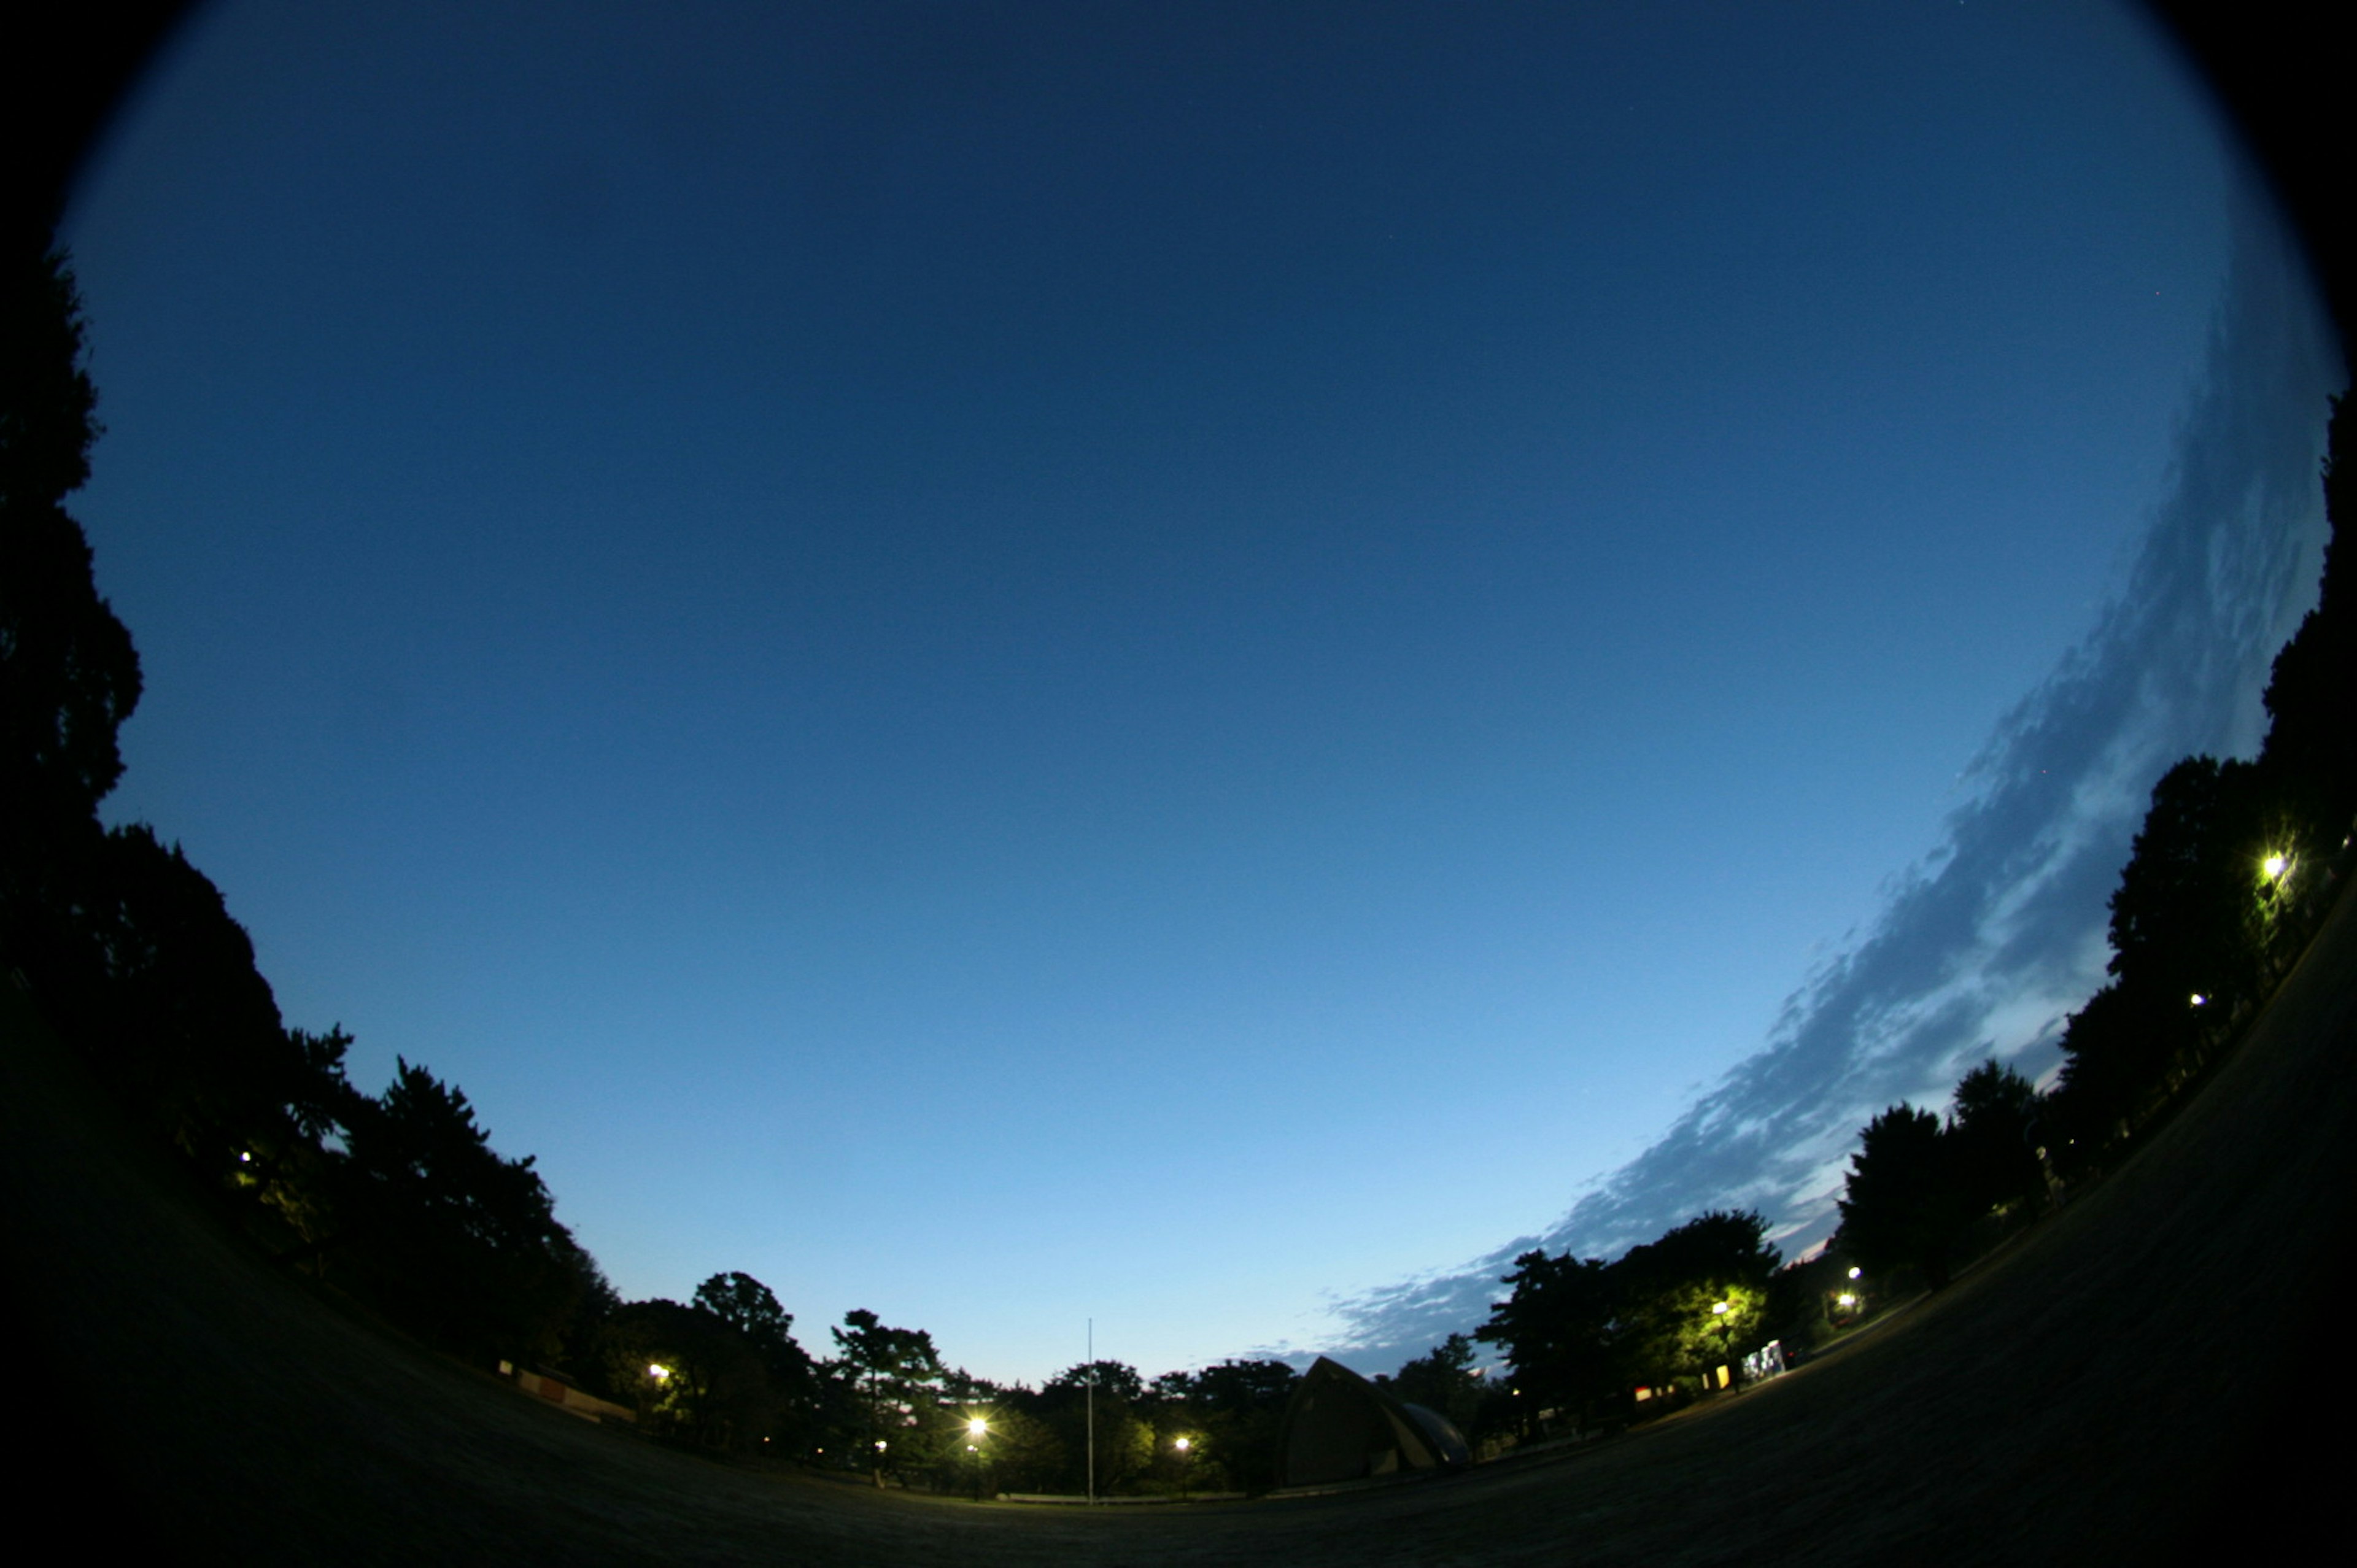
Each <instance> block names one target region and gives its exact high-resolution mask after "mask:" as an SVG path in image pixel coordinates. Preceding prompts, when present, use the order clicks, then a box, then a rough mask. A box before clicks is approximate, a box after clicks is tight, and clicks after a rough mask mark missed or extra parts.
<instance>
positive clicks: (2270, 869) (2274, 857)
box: [2259, 854, 2291, 882]
mask: <svg viewBox="0 0 2357 1568" xmlns="http://www.w3.org/2000/svg"><path fill="white" fill-rule="evenodd" d="M2290 864H2291V862H2290V861H2288V860H2286V859H2285V858H2284V857H2283V856H2282V855H2279V854H2271V855H2269V856H2267V857H2266V859H2265V860H2263V861H2261V862H2259V869H2260V870H2261V871H2264V872H2266V874H2267V880H2268V881H2270V882H2273V881H2274V880H2275V879H2276V877H2278V876H2281V875H2283V874H2284V867H2285V866H2287V865H2290Z"/></svg>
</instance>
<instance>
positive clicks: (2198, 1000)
mask: <svg viewBox="0 0 2357 1568" xmlns="http://www.w3.org/2000/svg"><path fill="white" fill-rule="evenodd" d="M2193 1005H2195V1006H2196V1007H2207V1006H2209V1005H2210V998H2208V997H2207V996H2204V995H2202V994H2201V993H2200V992H2199V991H2197V992H2195V993H2193Z"/></svg>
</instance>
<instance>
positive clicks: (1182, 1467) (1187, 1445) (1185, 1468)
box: [1170, 1437, 1195, 1503]
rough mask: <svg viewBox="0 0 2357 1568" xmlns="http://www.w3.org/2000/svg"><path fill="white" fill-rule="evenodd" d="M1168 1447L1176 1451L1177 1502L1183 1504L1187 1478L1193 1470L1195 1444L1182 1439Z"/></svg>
mask: <svg viewBox="0 0 2357 1568" xmlns="http://www.w3.org/2000/svg"><path fill="white" fill-rule="evenodd" d="M1170 1446H1172V1447H1173V1448H1176V1449H1177V1450H1179V1501H1180V1502H1182V1503H1183V1502H1185V1501H1186V1500H1187V1481H1188V1477H1189V1475H1190V1474H1191V1472H1192V1470H1193V1468H1194V1465H1193V1460H1194V1457H1195V1444H1193V1443H1192V1442H1191V1441H1189V1439H1187V1438H1184V1437H1182V1438H1180V1439H1179V1441H1178V1442H1176V1443H1174V1444H1171V1445H1170Z"/></svg>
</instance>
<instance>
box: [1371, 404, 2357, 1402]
mask: <svg viewBox="0 0 2357 1568" xmlns="http://www.w3.org/2000/svg"><path fill="white" fill-rule="evenodd" d="M2346 415H2347V404H2346V403H2345V401H2344V400H2342V399H2335V400H2334V402H2333V407H2332V420H2331V430H2330V446H2329V456H2328V458H2327V461H2326V466H2325V473H2324V491H2325V510H2326V515H2327V517H2328V519H2329V520H2330V524H2331V530H2332V534H2331V539H2330V542H2328V543H2327V545H2326V547H2325V555H2324V573H2323V585H2322V589H2321V591H2320V592H2319V596H2318V602H2317V605H2316V607H2315V608H2314V609H2313V610H2311V611H2309V614H2308V616H2307V618H2305V619H2304V620H2303V621H2302V622H2301V624H2300V627H2299V628H2298V632H2297V634H2296V635H2295V636H2294V637H2293V638H2292V639H2291V640H2290V642H2288V643H2287V644H2286V646H2285V647H2284V649H2283V650H2282V652H2281V653H2280V654H2279V655H2278V656H2277V657H2276V661H2275V667H2274V670H2273V671H2272V676H2271V679H2270V682H2269V683H2268V687H2267V691H2266V711H2267V714H2268V716H2269V727H2268V731H2267V736H2266V741H2265V743H2264V744H2263V746H2261V748H2260V751H2259V754H2258V756H2257V757H2255V758H2253V759H2251V760H2249V761H2242V760H2233V759H2230V760H2226V761H2220V760H2218V759H2216V758H2214V757H2189V758H2187V759H2186V760H2184V761H2183V762H2180V763H2179V764H2178V765H2177V766H2176V767H2174V768H2170V769H2169V772H2168V773H2167V774H2166V775H2164V776H2163V777H2162V779H2160V781H2159V783H2158V785H2157V786H2156V787H2155V789H2154V790H2153V797H2152V806H2151V810H2150V811H2149V812H2148V813H2147V816H2146V818H2145V822H2144V829H2143V832H2140V833H2139V834H2138V835H2137V837H2136V843H2135V847H2134V850H2133V852H2132V854H2131V855H2130V857H2129V860H2128V863H2127V865H2126V867H2125V868H2124V869H2123V871H2122V872H2121V875H2120V885H2119V888H2118V890H2117V891H2116V892H2115V893H2114V894H2113V896H2112V899H2111V922H2110V933H2109V934H2110V938H2111V947H2112V958H2111V962H2110V965H2109V975H2110V979H2109V981H2108V983H2106V984H2105V985H2104V987H2103V988H2102V989H2101V990H2099V991H2098V992H2096V993H2095V994H2094V995H2093V997H2091V998H2089V1000H2088V1002H2087V1004H2086V1005H2085V1006H2083V1007H2082V1008H2081V1009H2080V1010H2079V1011H2078V1012H2076V1013H2074V1014H2073V1015H2072V1016H2071V1018H2070V1020H2069V1022H2068V1024H2067V1026H2066V1027H2065V1030H2064V1033H2063V1037H2062V1042H2061V1044H2062V1050H2063V1054H2064V1058H2065V1060H2064V1065H2063V1069H2062V1073H2061V1080H2060V1082H2059V1084H2058V1085H2057V1087H2056V1088H2055V1090H2053V1091H2052V1092H2051V1093H2050V1094H2045V1095H2041V1094H2040V1093H2039V1092H2038V1090H2037V1089H2036V1088H2035V1087H2034V1086H2033V1085H2032V1084H2030V1083H2029V1081H2028V1080H2027V1079H2024V1078H2022V1077H2021V1075H2020V1074H2018V1073H2017V1072H2015V1071H2014V1070H2013V1069H2010V1068H2007V1067H2001V1066H1999V1065H1998V1064H1996V1062H1994V1061H1989V1062H1984V1063H1982V1064H1981V1065H1979V1066H1977V1067H1975V1068H1974V1069H1972V1070H1971V1071H1969V1072H1967V1073H1966V1074H1965V1075H1964V1078H1963V1079H1961V1080H1960V1081H1959V1082H1958V1083H1957V1084H1956V1086H1955V1090H1954V1091H1953V1096H1952V1097H1951V1102H1950V1109H1949V1111H1948V1113H1947V1115H1946V1116H1945V1117H1943V1116H1941V1115H1940V1114H1938V1113H1937V1112H1932V1111H1928V1110H1923V1109H1920V1108H1918V1107H1916V1106H1914V1105H1910V1104H1907V1103H1904V1102H1902V1103H1900V1104H1898V1105H1893V1106H1891V1107H1889V1109H1887V1110H1885V1111H1883V1112H1881V1113H1880V1114H1879V1115H1878V1116H1876V1117H1875V1118H1874V1119H1873V1120H1872V1121H1871V1122H1867V1125H1866V1126H1865V1127H1864V1128H1863V1129H1862V1130H1861V1131H1860V1133H1859V1136H1858V1145H1859V1146H1858V1149H1857V1153H1856V1154H1855V1155H1852V1156H1851V1158H1850V1171H1849V1175H1848V1178H1847V1181H1846V1187H1845V1190H1844V1193H1843V1196H1842V1198H1841V1200H1840V1208H1841V1215H1842V1221H1841V1227H1840V1229H1839V1230H1837V1231H1836V1232H1835V1236H1834V1238H1833V1240H1832V1242H1831V1243H1830V1244H1829V1246H1828V1247H1827V1248H1826V1249H1825V1250H1824V1251H1823V1252H1822V1253H1821V1254H1819V1255H1818V1256H1816V1257H1814V1258H1813V1259H1811V1260H1809V1261H1808V1262H1804V1263H1800V1264H1796V1265H1794V1266H1793V1267H1792V1268H1789V1269H1784V1270H1781V1271H1779V1270H1778V1269H1777V1267H1776V1254H1775V1252H1774V1251H1773V1250H1772V1249H1770V1248H1768V1247H1766V1246H1765V1245H1764V1244H1763V1240H1762V1238H1763V1235H1764V1232H1763V1230H1762V1229H1761V1224H1760V1217H1759V1216H1757V1215H1755V1214H1707V1215H1705V1216H1703V1217H1701V1218H1700V1219H1695V1220H1692V1221H1689V1222H1688V1223H1687V1224H1685V1225H1682V1226H1680V1227H1678V1228H1677V1229H1676V1230H1672V1231H1670V1232H1669V1233H1668V1234H1667V1235H1665V1236H1663V1237H1662V1238H1661V1239H1660V1240H1657V1241H1654V1242H1652V1243H1650V1244H1648V1245H1646V1246H1642V1247H1638V1248H1635V1249H1632V1250H1631V1251H1630V1252H1629V1253H1628V1254H1627V1255H1626V1256H1625V1257H1623V1258H1621V1259H1620V1261H1618V1262H1611V1263H1607V1262H1603V1261H1602V1260H1600V1259H1595V1258H1585V1259H1583V1258H1577V1257H1573V1256H1569V1255H1566V1256H1562V1257H1551V1256H1549V1255H1547V1254H1546V1253H1544V1252H1538V1251H1534V1252H1525V1253H1523V1255H1522V1256H1521V1257H1519V1258H1517V1259H1516V1260H1515V1261H1514V1272H1513V1273H1510V1274H1508V1275H1506V1276H1505V1277H1504V1280H1503V1282H1502V1283H1505V1284H1507V1285H1509V1286H1511V1287H1512V1294H1511V1295H1510V1296H1509V1298H1508V1299H1507V1300H1505V1301H1503V1302H1501V1303H1498V1304H1497V1305H1496V1306H1495V1308H1494V1309H1493V1310H1492V1312H1491V1316H1490V1319H1489V1321H1488V1322H1487V1323H1485V1324H1483V1325H1482V1326H1481V1327H1480V1329H1479V1330H1478V1331H1477V1333H1478V1337H1480V1339H1482V1340H1484V1341H1486V1342H1489V1343H1491V1344H1495V1345H1498V1346H1500V1347H1501V1348H1503V1350H1504V1351H1505V1354H1506V1358H1507V1359H1508V1361H1509V1362H1510V1363H1511V1364H1512V1379H1511V1381H1512V1384H1513V1385H1515V1386H1517V1387H1519V1388H1520V1390H1521V1391H1522V1395H1523V1398H1524V1399H1526V1400H1530V1401H1532V1402H1533V1403H1534V1405H1535V1406H1537V1407H1539V1408H1545V1407H1553V1408H1555V1409H1556V1410H1559V1411H1561V1412H1564V1413H1565V1414H1566V1416H1567V1417H1569V1418H1570V1419H1575V1420H1577V1422H1578V1423H1580V1424H1582V1425H1594V1424H1598V1423H1601V1422H1609V1421H1611V1420H1614V1419H1618V1418H1620V1417H1622V1416H1625V1415H1626V1414H1628V1413H1629V1407H1628V1404H1627V1402H1628V1401H1629V1399H1630V1397H1631V1391H1633V1390H1634V1389H1635V1388H1637V1387H1639V1386H1648V1385H1650V1386H1660V1385H1663V1384H1673V1385H1674V1384H1675V1383H1676V1382H1678V1381H1679V1380H1691V1379H1692V1378H1694V1377H1695V1374H1697V1373H1699V1372H1701V1371H1702V1370H1703V1369H1705V1367H1706V1366H1707V1365H1709V1364H1711V1363H1712V1362H1713V1361H1714V1359H1716V1360H1719V1361H1724V1360H1726V1359H1728V1358H1730V1357H1732V1356H1739V1355H1742V1354H1744V1353H1745V1352H1747V1351H1749V1350H1750V1349H1752V1348H1756V1346H1757V1345H1758V1344H1760V1343H1761V1342H1764V1341H1765V1340H1766V1339H1767V1338H1769V1337H1782V1338H1785V1339H1786V1340H1787V1341H1788V1342H1792V1341H1799V1342H1801V1343H1806V1342H1808V1341H1809V1340H1811V1339H1813V1337H1815V1336H1816V1335H1817V1334H1818V1333H1819V1332H1820V1331H1822V1330H1823V1329H1824V1327H1826V1326H1828V1324H1829V1323H1830V1322H1831V1321H1832V1320H1833V1317H1834V1314H1833V1313H1832V1312H1831V1311H1830V1310H1829V1309H1830V1308H1831V1307H1832V1306H1833V1305H1834V1304H1835V1303H1836V1302H1847V1303H1850V1304H1852V1305H1853V1306H1854V1305H1857V1303H1858V1301H1859V1298H1860V1296H1861V1295H1862V1294H1863V1291H1864V1289H1865V1287H1864V1286H1862V1285H1855V1284H1853V1283H1852V1281H1853V1280H1854V1279H1855V1278H1856V1275H1857V1273H1864V1274H1866V1275H1867V1278H1868V1280H1869V1282H1870V1283H1872V1284H1873V1285H1874V1286H1875V1287H1876V1288H1877V1289H1878V1293H1881V1294H1887V1293H1888V1292H1889V1291H1890V1290H1891V1289H1893V1288H1897V1287H1900V1286H1903V1285H1906V1284H1909V1283H1921V1284H1923V1285H1926V1286H1928V1287H1930V1288H1932V1289H1934V1290H1937V1289H1939V1288H1942V1287H1943V1286H1944V1285H1945V1284H1946V1283H1948V1281H1949V1279H1950V1277H1951V1276H1952V1274H1953V1272H1954V1270H1955V1269H1956V1268H1957V1267H1958V1266H1959V1265H1960V1264H1961V1263H1962V1262H1964V1261H1966V1260H1967V1259H1968V1258H1969V1257H1970V1256H1971V1255H1972V1254H1973V1253H1974V1252H1975V1251H1977V1250H1979V1249H1980V1248H1982V1247H1984V1246H1986V1245H1987V1244H1989V1243H1991V1242H1993V1241H1994V1240H1996V1239H1998V1238H1999V1237H2001V1236H2003V1235H2004V1234H2006V1233H2007V1230H2010V1229H2011V1228H2013V1227H2014V1226H2017V1225H2018V1224H2020V1223H2022V1222H2024V1221H2025V1220H2026V1219H2029V1217H2032V1216H2034V1215H2035V1214H2037V1213H2038V1212H2040V1210H2041V1209H2042V1208H2044V1207H2045V1206H2046V1205H2047V1204H2049V1203H2050V1202H2051V1201H2052V1200H2053V1199H2054V1198H2055V1197H2057V1196H2058V1195H2059V1194H2060V1193H2061V1191H2062V1190H2063V1188H2064V1186H2065V1184H2066V1183H2067V1182H2068V1181H2072V1180H2080V1179H2084V1178H2085V1177H2087V1176H2090V1175H2093V1174H2094V1173H2097V1172H2099V1171H2101V1170H2102V1169H2103V1168H2104V1165H2106V1164H2108V1163H2109V1162H2111V1161H2112V1160H2114V1159H2115V1158H2116V1157H2117V1156H2118V1155H2120V1154H2121V1153H2122V1152H2123V1151H2124V1150H2125V1149H2126V1147H2127V1146H2128V1145H2129V1144H2131V1143H2132V1141H2133V1140H2134V1139H2135V1137H2136V1134H2137V1133H2138V1132H2139V1131H2140V1130H2141V1129H2143V1128H2144V1127H2146V1126H2147V1125H2148V1124H2149V1123H2150V1122H2152V1121H2153V1119H2154V1118H2155V1117H2157V1116H2158V1115H2161V1114H2163V1113H2165V1112H2166V1111H2167V1110H2168V1109H2169V1105H2170V1104H2171V1103H2172V1101H2174V1100H2175V1099H2176V1098H2177V1097H2179V1096H2180V1095H2182V1094H2184V1093H2185V1092H2186V1091H2188V1090H2190V1088H2191V1087H2193V1086H2194V1085H2195V1084H2197V1083H2198V1082H2199V1080H2200V1079H2201V1075H2202V1073H2203V1072H2204V1070H2205V1069H2207V1068H2209V1067H2210V1066H2212V1065H2213V1064H2214V1062H2215V1061H2216V1059H2217V1058H2218V1055H2219V1053H2220V1051H2221V1050H2222V1048H2223V1047H2225V1046H2226V1045H2228V1044H2229V1043H2230V1042H2231V1041H2232V1040H2233V1038H2234V1036H2235V1035H2236V1033H2237V1032H2238V1030H2239V1028H2240V1026H2242V1025H2243V1024H2244V1022H2245V1021H2246V1020H2247V1019H2248V1018H2249V1017H2250V1015H2252V1013H2253V1012H2254V1011H2255V1009H2256V1008H2257V1007H2258V1006H2259V1005H2261V1004H2263V1003H2264V1002H2265V1000H2266V996H2267V995H2268V993H2270V991H2271V990H2272V989H2273V987H2274V985H2275V983H2276V981H2277V980H2278V979H2279V978H2280V977H2281V976H2282V974H2283V973H2284V972H2285V971H2286V969H2287V967H2288V966H2289V965H2290V963H2291V962H2292V961H2294V960H2295V959H2296V958H2297V957H2298V954H2299V952H2300V951H2301V950H2303V949H2304V948H2305V947H2306V945H2307V943H2308V940H2309V938H2310V937H2311V936H2312V935H2313V934H2314V933H2315V929H2316V927H2317V924H2318V922H2319V920H2320V919H2321V918H2322V916H2323V914H2324V913H2325V912H2326V910H2327V908H2329V906H2330V899H2331V897H2333V896H2334V895H2335V894H2336V893H2337V892H2338V890H2339V885H2340V882H2341V878H2342V877H2343V876H2344V875H2346V874H2347V872H2348V870H2349V867H2350V864H2351V861H2352V853H2357V852H2352V848H2351V844H2352V833H2357V822H2352V813H2357V587H2352V585H2351V582H2350V573H2351V568H2350V565H2349V557H2348V553H2347V552H2346V551H2344V550H2343V549H2342V548H2341V524H2342V522H2343V521H2345V520H2346V519H2348V518H2350V517H2351V516H2352V515H2357V512H2352V506H2357V499H2352V487H2357V458H2352V456H2350V455H2349V443H2350V442H2351V441H2352V439H2357V435H2352V424H2351V421H2350V420H2349V419H2348V418H2347V417H2346ZM1436 1354H1437V1352H1436ZM1468 1359H1469V1357H1468ZM1411 1397H1413V1396H1411ZM1499 1397H1500V1392H1499V1391H1494V1390H1493V1391H1491V1394H1490V1395H1489V1398H1490V1399H1491V1401H1493V1402H1494V1401H1495V1400H1497V1399H1498V1398H1499ZM1497 1410H1498V1407H1497V1406H1496V1405H1495V1404H1494V1403H1492V1404H1490V1405H1488V1406H1485V1407H1482V1408H1481V1411H1480V1413H1479V1414H1477V1416H1476V1419H1475V1423H1476V1424H1496V1423H1498V1421H1499V1416H1498V1415H1497V1413H1496V1412H1497ZM1532 1413H1534V1412H1533V1411H1524V1412H1520V1413H1519V1414H1517V1413H1516V1412H1511V1411H1510V1412H1508V1414H1507V1417H1506V1419H1507V1420H1510V1421H1511V1420H1515V1419H1519V1420H1520V1421H1521V1422H1522V1423H1523V1424H1524V1425H1525V1426H1527V1424H1528V1422H1529V1419H1530V1415H1531V1414H1532ZM1460 1424H1464V1423H1462V1422H1460Z"/></svg>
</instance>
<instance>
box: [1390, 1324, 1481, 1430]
mask: <svg viewBox="0 0 2357 1568" xmlns="http://www.w3.org/2000/svg"><path fill="white" fill-rule="evenodd" d="M1474 1354H1475V1351H1474V1348H1473V1341H1472V1340H1471V1339H1469V1338H1468V1337H1466V1336H1464V1335H1462V1334H1452V1335H1450V1336H1449V1337H1448V1338H1446V1339H1444V1340H1442V1341H1441V1342H1440V1343H1439V1344H1437V1345H1436V1346H1434V1347H1433V1348H1432V1349H1431V1350H1430V1351H1429V1352H1427V1353H1426V1354H1425V1355H1422V1356H1418V1357H1416V1358H1415V1359H1414V1360H1411V1361H1408V1362H1406V1363H1405V1364H1404V1365H1402V1366H1401V1368H1400V1369H1399V1370H1398V1371H1397V1372H1395V1373H1394V1374H1393V1375H1392V1376H1390V1377H1388V1378H1384V1377H1378V1378H1377V1379H1375V1381H1376V1382H1377V1383H1379V1384H1382V1385H1383V1388H1384V1390H1385V1391H1387V1392H1388V1393H1390V1394H1391V1395H1392V1397H1394V1399H1399V1400H1404V1401H1405V1402H1407V1403H1409V1404H1420V1405H1422V1406H1424V1407H1425V1408H1426V1410H1431V1411H1437V1412H1439V1413H1440V1414H1442V1415H1445V1416H1447V1417H1448V1420H1449V1423H1450V1424H1451V1425H1453V1426H1455V1427H1456V1428H1457V1429H1458V1431H1459V1432H1470V1431H1472V1430H1473V1425H1474V1415H1475V1412H1478V1411H1479V1410H1480V1405H1481V1396H1482V1394H1483V1393H1484V1392H1486V1391H1487V1390H1486V1387H1485V1385H1484V1383H1483V1380H1482V1378H1481V1375H1480V1372H1478V1371H1476V1370H1475V1369H1474V1367H1473V1358H1474Z"/></svg>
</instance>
